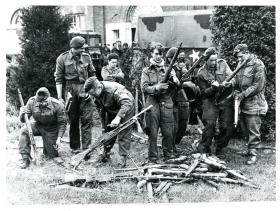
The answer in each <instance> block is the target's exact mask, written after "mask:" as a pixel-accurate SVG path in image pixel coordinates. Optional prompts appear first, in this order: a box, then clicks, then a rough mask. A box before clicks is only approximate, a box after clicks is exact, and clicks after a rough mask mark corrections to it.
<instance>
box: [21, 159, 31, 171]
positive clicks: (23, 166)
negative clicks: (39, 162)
mask: <svg viewBox="0 0 280 211" xmlns="http://www.w3.org/2000/svg"><path fill="white" fill-rule="evenodd" d="M29 165H30V159H29V158H23V159H22V161H21V164H20V168H21V169H26V168H28V167H29Z"/></svg>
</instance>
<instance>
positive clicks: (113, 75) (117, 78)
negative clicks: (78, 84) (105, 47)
mask: <svg viewBox="0 0 280 211" xmlns="http://www.w3.org/2000/svg"><path fill="white" fill-rule="evenodd" d="M101 76H102V78H103V81H112V82H118V83H121V82H122V80H123V79H124V74H123V72H122V70H121V69H120V68H119V67H116V68H112V67H109V65H107V66H105V67H103V68H102V70H101Z"/></svg>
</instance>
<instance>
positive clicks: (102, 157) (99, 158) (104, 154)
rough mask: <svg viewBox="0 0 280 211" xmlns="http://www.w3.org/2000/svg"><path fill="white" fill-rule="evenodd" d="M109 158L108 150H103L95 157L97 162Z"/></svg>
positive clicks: (106, 160) (105, 160)
mask: <svg viewBox="0 0 280 211" xmlns="http://www.w3.org/2000/svg"><path fill="white" fill-rule="evenodd" d="M109 159H110V152H103V153H102V154H100V155H99V156H98V158H97V162H99V163H106V162H108V161H109Z"/></svg>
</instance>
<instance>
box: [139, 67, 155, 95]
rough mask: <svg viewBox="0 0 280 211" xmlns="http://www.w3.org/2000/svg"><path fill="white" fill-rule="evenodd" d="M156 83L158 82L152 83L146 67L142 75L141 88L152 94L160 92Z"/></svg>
mask: <svg viewBox="0 0 280 211" xmlns="http://www.w3.org/2000/svg"><path fill="white" fill-rule="evenodd" d="M156 85H157V84H153V85H150V80H149V76H148V74H147V71H146V69H144V70H143V71H142V75H141V89H142V90H143V92H144V93H147V94H150V95H156V94H158V93H159V91H158V90H157V89H156Z"/></svg>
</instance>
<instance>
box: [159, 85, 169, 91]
mask: <svg viewBox="0 0 280 211" xmlns="http://www.w3.org/2000/svg"><path fill="white" fill-rule="evenodd" d="M168 87H169V85H168V83H158V84H157V85H156V90H158V91H161V90H166V89H168Z"/></svg>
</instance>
